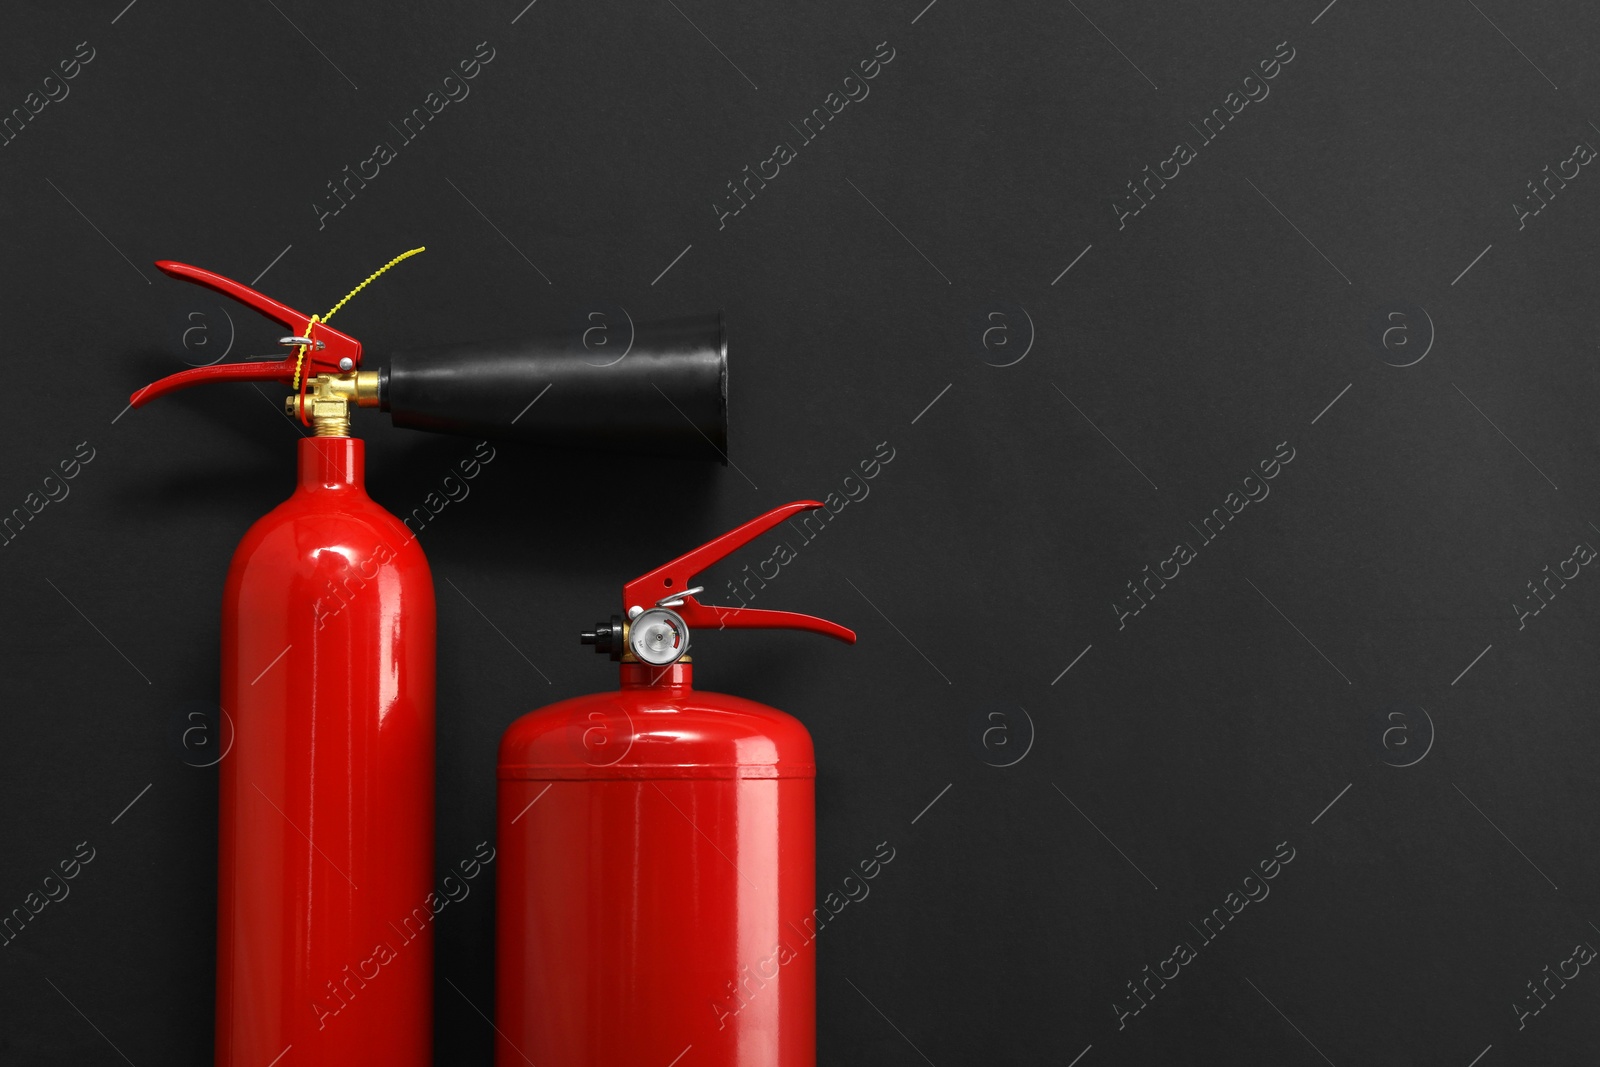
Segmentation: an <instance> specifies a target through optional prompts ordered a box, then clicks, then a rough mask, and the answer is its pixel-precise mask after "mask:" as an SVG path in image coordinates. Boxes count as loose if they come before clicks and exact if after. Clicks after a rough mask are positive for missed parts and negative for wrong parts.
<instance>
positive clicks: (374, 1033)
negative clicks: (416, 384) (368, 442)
mask: <svg viewBox="0 0 1600 1067" xmlns="http://www.w3.org/2000/svg"><path fill="white" fill-rule="evenodd" d="M299 448H300V453H299V464H300V480H299V485H298V487H297V488H296V490H295V492H294V494H293V495H292V496H291V497H290V498H289V499H288V500H286V501H285V502H284V503H282V504H280V505H279V506H278V507H277V508H275V509H274V510H273V511H272V512H270V513H269V514H267V515H266V516H264V517H263V518H262V519H261V520H260V521H258V522H257V523H256V524H255V525H254V526H252V527H251V528H250V531H249V533H247V534H246V535H245V538H244V540H243V542H241V543H240V545H239V549H238V551H237V552H236V553H235V555H234V558H233V565H232V568H231V569H230V571H229V573H228V584H227V591H226V594H225V597H224V603H223V615H222V707H223V709H224V711H225V712H226V713H227V715H228V717H229V718H230V719H231V721H232V723H233V726H234V739H233V743H232V747H231V749H230V750H229V752H228V755H227V756H226V758H224V759H223V761H222V764H221V782H220V786H219V793H220V801H221V810H220V815H219V820H218V830H219V839H220V840H219V850H218V851H219V865H218V866H219V871H218V906H217V911H218V914H217V1034H216V1047H217V1063H218V1064H219V1065H225V1067H266V1065H268V1064H274V1063H279V1062H280V1061H279V1057H283V1058H282V1060H281V1064H282V1065H283V1067H289V1065H304V1064H326V1065H334V1064H337V1065H339V1067H345V1065H348V1064H352V1063H382V1064H385V1065H404V1067H425V1065H427V1064H428V1063H429V1062H430V1061H431V1057H432V1000H433V997H432V963H433V925H432V918H433V913H432V910H431V904H432V898H431V894H430V888H431V885H432V881H433V750H434V732H433V731H434V721H433V686H434V602H433V582H432V579H431V577H430V575H429V573H428V564H427V561H426V560H425V559H424V558H423V555H422V550H421V548H420V547H419V546H418V545H417V543H416V541H415V539H414V538H413V537H412V535H411V533H410V531H409V530H407V529H406V527H405V526H404V525H403V524H402V523H401V522H400V521H399V520H398V519H396V518H395V517H394V516H392V515H390V514H389V513H388V512H387V511H385V510H384V509H383V508H381V507H379V506H378V505H377V504H376V503H374V502H373V501H372V499H371V498H370V497H368V496H367V493H366V489H365V488H364V485H363V459H364V452H363V446H362V442H360V441H358V440H353V439H351V438H347V437H312V438H306V439H303V440H302V441H300V444H299ZM290 1048H292V1049H293V1051H292V1052H289V1053H288V1054H287V1055H285V1051H286V1050H288V1049H290Z"/></svg>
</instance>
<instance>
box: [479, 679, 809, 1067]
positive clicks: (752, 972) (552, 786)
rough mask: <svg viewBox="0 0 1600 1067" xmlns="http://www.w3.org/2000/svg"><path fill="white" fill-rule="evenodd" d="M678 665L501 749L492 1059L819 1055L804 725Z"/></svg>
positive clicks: (524, 731) (783, 1066)
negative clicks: (701, 686)
mask: <svg viewBox="0 0 1600 1067" xmlns="http://www.w3.org/2000/svg"><path fill="white" fill-rule="evenodd" d="M692 669H693V668H692V667H691V665H689V664H687V663H682V662H680V663H676V664H673V665H672V666H669V667H665V668H655V667H647V666H645V665H643V664H638V663H625V664H623V665H622V688H621V690H620V691H619V692H614V693H597V694H594V695H592V696H585V697H577V698H575V699H572V700H564V701H562V702H560V703H559V704H553V705H551V706H550V707H547V708H544V709H542V710H540V711H536V712H533V713H532V714H530V715H526V716H524V717H523V718H521V719H519V720H518V721H517V722H516V723H515V724H514V725H513V726H512V727H511V728H510V729H509V730H508V731H506V734H505V737H504V738H503V739H502V741H501V743H500V769H499V776H500V787H499V834H500V836H499V842H500V844H499V858H498V861H497V863H496V868H497V878H498V910H499V917H498V932H497V941H498V949H499V957H498V965H497V1000H496V1005H497V1010H496V1025H497V1026H498V1028H499V1037H498V1038H497V1041H496V1057H495V1062H496V1064H498V1065H499V1067H513V1065H517V1067H520V1065H523V1064H525V1063H527V1062H532V1063H535V1064H537V1065H538V1067H580V1065H581V1067H624V1065H627V1067H637V1065H639V1064H652V1063H653V1064H659V1065H661V1067H665V1065H666V1064H668V1063H671V1062H673V1060H674V1058H675V1057H677V1056H678V1055H679V1054H680V1053H682V1052H683V1050H684V1049H685V1048H686V1047H688V1046H693V1051H692V1053H691V1054H690V1055H691V1056H692V1057H693V1058H692V1060H688V1059H686V1060H685V1062H692V1063H693V1064H694V1065H695V1067H810V1065H812V1064H814V1063H815V1062H816V949H815V944H814V942H813V941H812V940H811V937H810V933H809V931H811V930H814V929H815V920H814V918H813V908H814V907H815V893H816V871H815V864H816V824H815V815H814V807H813V786H814V779H815V777H816V766H815V763H814V757H813V755H812V749H811V736H810V734H808V733H807V732H806V729H805V727H804V726H802V725H801V724H800V722H799V720H797V719H795V718H793V717H792V716H789V715H786V714H784V713H783V712H781V711H779V710H777V709H776V708H770V707H767V706H766V705H764V704H758V703H756V702H755V701H751V700H743V699H741V698H739V697H734V696H725V695H723V694H721V693H704V692H699V691H697V690H695V689H694V688H693V687H692V686H691V685H690V676H691V671H692ZM652 679H654V681H652ZM780 956H781V957H782V958H781V959H780Z"/></svg>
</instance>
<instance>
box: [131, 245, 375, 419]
mask: <svg viewBox="0 0 1600 1067" xmlns="http://www.w3.org/2000/svg"><path fill="white" fill-rule="evenodd" d="M156 267H157V268H159V269H160V270H161V271H162V272H163V273H165V274H168V275H171V276H172V277H174V278H177V279H178V280H179V281H185V282H194V283H195V284H196V285H203V286H205V287H206V288H207V289H210V290H212V291H214V292H218V293H221V294H222V295H223V296H231V297H232V298H233V299H235V300H237V301H239V303H241V304H244V305H246V306H248V307H252V308H255V309H256V310H257V311H259V312H261V314H263V315H265V316H266V317H267V318H269V319H272V320H273V321H274V322H277V323H279V324H280V325H282V326H285V327H287V328H288V329H289V330H290V331H291V332H292V333H293V334H294V336H296V337H310V338H312V339H313V340H314V341H316V342H318V343H317V345H314V346H312V347H311V348H310V349H309V350H307V352H306V354H305V363H304V366H301V365H300V357H299V356H297V355H294V354H291V355H288V356H285V357H284V358H283V359H281V360H272V361H262V362H256V363H223V364H219V365H217V366H213V367H195V368H192V369H190V370H185V371H179V372H178V373H176V374H169V375H167V376H166V377H165V378H162V379H161V380H159V381H155V382H151V383H150V384H149V385H147V386H145V387H144V388H143V389H140V390H139V391H138V392H136V393H134V394H133V396H132V398H131V400H132V403H133V406H134V407H136V408H138V407H143V406H144V405H146V404H148V403H149V402H150V401H152V400H154V399H156V398H157V397H159V396H165V395H166V394H168V393H171V392H174V391H176V390H178V389H187V388H188V387H189V386H191V385H201V384H203V383H205V382H239V381H246V382H282V383H283V384H285V385H289V384H292V383H293V382H294V379H295V372H296V370H297V369H298V371H299V373H300V381H301V383H302V384H303V383H304V382H306V381H307V380H309V379H311V378H314V377H316V376H317V375H318V374H323V373H332V372H336V371H339V370H340V369H342V368H341V367H340V366H339V364H340V362H341V361H343V360H345V359H348V360H350V368H349V369H351V370H354V369H356V368H358V367H360V366H361V342H360V341H357V340H356V339H355V338H354V337H351V336H350V335H349V334H346V333H341V332H340V331H338V330H335V329H334V328H333V327H332V326H328V325H326V324H325V323H323V322H321V321H317V322H313V321H312V316H310V315H306V314H304V313H302V312H299V311H296V310H295V309H294V308H292V307H289V306H288V305H287V304H280V303H279V302H278V301H276V300H274V299H272V297H270V296H267V295H266V294H265V293H258V292H256V291H255V290H254V289H252V288H250V287H249V286H248V285H245V284H243V283H242V282H236V281H234V280H233V279H232V278H227V277H224V276H223V275H221V274H218V273H216V272H215V271H209V270H206V269H205V268H203V267H193V266H190V265H189V264H187V263H176V262H174V261H172V260H170V259H163V260H158V261H157V262H156ZM313 330H315V331H316V332H315V334H313V333H312V332H311V331H313Z"/></svg>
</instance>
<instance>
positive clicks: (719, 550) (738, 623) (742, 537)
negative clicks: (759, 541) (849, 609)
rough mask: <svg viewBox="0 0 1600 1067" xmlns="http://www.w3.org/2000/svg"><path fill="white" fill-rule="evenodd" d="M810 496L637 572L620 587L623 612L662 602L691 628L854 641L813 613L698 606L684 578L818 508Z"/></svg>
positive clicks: (851, 634)
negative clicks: (800, 633)
mask: <svg viewBox="0 0 1600 1067" xmlns="http://www.w3.org/2000/svg"><path fill="white" fill-rule="evenodd" d="M822 506H823V505H821V504H819V503H818V502H817V501H815V500H797V501H795V502H794V503H792V504H785V505H783V506H782V507H779V508H773V509H772V510H771V511H769V512H767V513H766V514H765V515H762V516H759V517H758V518H754V519H751V520H750V521H749V522H747V523H745V524H744V525H743V526H740V527H738V528H736V529H733V530H729V531H728V532H727V533H725V534H723V535H722V536H721V537H719V538H717V539H716V540H714V541H710V542H707V543H706V544H703V545H701V546H700V547H699V548H697V549H695V550H694V551H692V552H686V553H684V554H683V555H681V556H679V557H678V558H677V559H675V560H673V561H672V562H671V563H665V564H662V565H661V566H659V567H657V568H656V569H655V570H653V571H650V572H649V573H648V574H642V575H640V576H639V577H637V578H635V579H634V580H633V581H631V582H629V583H628V584H627V585H625V586H623V587H622V601H623V610H624V611H631V610H632V609H633V608H635V607H640V608H644V609H646V610H648V609H649V608H650V607H651V606H652V605H654V604H656V603H658V602H660V601H667V604H666V605H664V606H670V607H671V608H672V610H673V611H675V612H677V613H678V615H680V616H681V617H682V618H683V621H684V622H686V623H688V624H689V625H690V626H691V627H695V626H705V627H717V628H723V627H726V628H728V629H734V628H739V629H747V630H754V629H765V630H807V631H809V632H811V633H814V634H822V635H823V636H824V637H832V638H834V639H836V640H839V641H843V642H845V643H846V644H852V645H853V644H855V641H856V635H855V631H854V630H850V629H847V628H845V627H843V626H840V625H839V624H838V623H836V622H829V621H828V620H827V619H819V618H817V617H816V616H814V615H803V614H801V613H799V612H796V611H772V610H768V609H764V608H726V607H719V606H717V605H715V604H702V603H700V602H699V601H698V600H696V599H695V598H694V594H693V593H692V592H685V590H688V589H690V585H689V583H690V581H691V580H692V579H693V578H694V576H695V575H696V574H698V573H699V572H701V571H703V570H705V569H706V568H707V567H709V566H711V565H712V564H713V563H716V562H717V561H718V560H720V559H722V558H724V557H725V556H728V555H731V554H732V553H733V552H735V551H737V550H738V549H741V548H743V547H744V546H745V545H747V544H749V543H750V542H751V541H754V540H755V539H756V538H757V537H760V536H761V535H762V534H764V533H766V532H767V531H768V530H770V529H772V528H773V527H774V526H777V525H778V524H779V523H781V522H784V521H785V520H787V519H788V518H789V517H790V516H791V515H794V514H796V513H797V512H801V511H814V510H816V509H817V508H820V507H822Z"/></svg>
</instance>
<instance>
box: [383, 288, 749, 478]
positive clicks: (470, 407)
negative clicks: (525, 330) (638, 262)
mask: <svg viewBox="0 0 1600 1067" xmlns="http://www.w3.org/2000/svg"><path fill="white" fill-rule="evenodd" d="M594 330H595V327H593V326H588V325H585V326H581V327H580V326H575V327H573V328H571V329H567V330H560V331H551V332H545V333H540V334H536V335H533V336H529V337H521V338H516V339H510V340H503V341H471V342H463V343H456V344H448V345H439V346H435V347H430V348H418V349H413V350H409V351H402V352H395V353H393V354H392V355H390V356H389V357H388V358H387V359H386V360H382V359H381V357H380V362H381V364H382V365H381V367H380V369H379V372H378V374H379V379H378V407H379V408H380V409H382V410H383V411H387V412H388V413H389V414H390V416H391V417H392V418H393V420H394V424H395V425H396V426H401V427H405V428H408V429H414V430H429V431H432V432H435V433H451V434H463V435H468V436H473V437H488V438H494V439H497V440H510V441H529V442H533V443H537V444H545V445H559V446H562V447H566V448H572V447H576V448H589V449H597V450H603V451H626V452H645V453H649V454H651V455H656V456H674V457H681V458H688V459H717V460H720V461H722V462H723V463H726V462H727V447H728V342H727V333H726V330H725V328H724V326H723V321H722V313H721V312H715V313H712V314H706V315H695V316H690V317H686V318H677V319H667V320H663V321H658V322H649V323H637V324H630V326H629V328H628V329H626V330H625V331H622V330H616V331H613V334H616V333H623V334H624V336H615V335H613V336H611V337H609V338H607V340H606V343H605V344H603V345H596V344H595V343H594ZM546 394H548V395H546Z"/></svg>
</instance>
